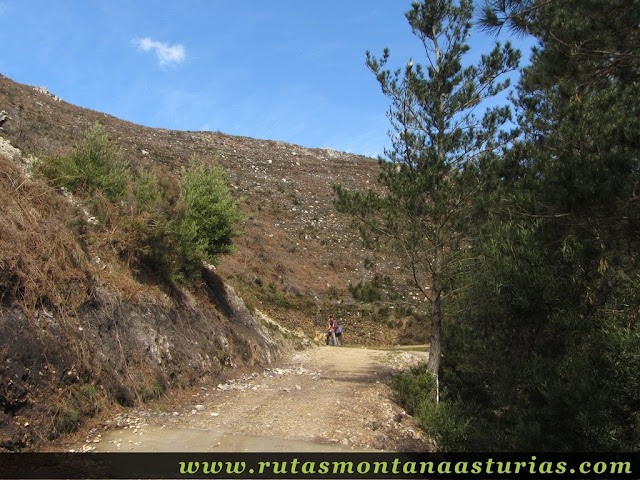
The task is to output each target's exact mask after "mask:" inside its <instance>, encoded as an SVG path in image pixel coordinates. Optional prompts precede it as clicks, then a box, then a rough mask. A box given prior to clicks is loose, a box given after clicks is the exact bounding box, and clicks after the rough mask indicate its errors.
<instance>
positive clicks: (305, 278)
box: [0, 75, 426, 449]
mask: <svg viewBox="0 0 640 480" xmlns="http://www.w3.org/2000/svg"><path fill="white" fill-rule="evenodd" d="M2 110H3V111H5V112H6V118H5V120H4V122H3V124H2V130H0V137H2V139H3V142H10V143H11V145H12V146H13V147H8V146H6V147H5V148H4V150H5V151H4V153H1V152H0V170H1V173H2V178H1V179H0V180H1V181H0V196H1V198H0V200H1V201H2V203H3V213H2V214H1V215H0V222H1V223H2V225H0V244H1V245H0V249H1V250H2V253H1V255H2V256H1V257H0V300H1V303H0V308H1V317H0V338H1V339H2V342H0V377H1V379H2V382H1V383H2V386H1V387H0V449H1V448H6V449H17V448H24V447H25V446H28V445H30V444H33V443H37V442H38V441H39V440H43V439H44V440H46V439H47V438H50V437H52V436H56V435H58V434H60V433H64V432H65V431H70V430H72V429H73V428H75V426H76V425H77V423H78V422H79V421H81V418H82V416H83V415H91V414H93V413H95V412H96V411H98V410H100V409H101V408H103V407H104V406H105V405H106V404H107V403H109V402H112V403H113V402H115V403H117V404H122V405H129V404H134V403H136V402H142V401H145V400H146V399H149V398H153V397H155V396H157V395H159V394H161V393H162V391H163V390H164V389H166V388H174V387H176V386H178V387H179V386H186V385H193V384H194V383H197V382H200V381H202V380H203V379H206V378H211V377H220V376H224V375H225V374H226V373H225V372H227V371H228V370H230V369H241V368H244V367H245V366H246V367H252V366H256V365H264V364H267V363H269V362H270V361H271V359H272V358H273V357H274V356H277V355H278V352H279V351H281V350H282V348H287V347H286V346H287V345H291V339H292V338H294V336H293V334H292V333H291V332H292V331H293V332H296V333H298V334H299V337H303V336H304V337H306V338H312V339H316V340H320V339H321V337H322V332H323V329H324V323H325V319H326V317H327V316H328V315H329V314H333V315H335V316H338V317H339V318H341V319H342V321H343V324H344V325H345V339H346V340H347V341H348V342H350V343H351V344H374V345H379V344H390V343H397V342H398V341H403V342H407V341H422V340H424V337H423V336H422V337H421V333H422V332H424V331H426V329H424V326H422V325H420V321H419V319H416V318H414V317H413V316H403V315H396V314H395V312H397V311H394V310H393V307H392V306H391V307H390V306H386V305H380V304H375V303H366V302H361V301H358V300H356V299H354V298H353V296H352V295H351V293H350V291H349V285H356V284H358V283H359V282H364V281H370V280H372V279H374V278H385V277H390V276H391V275H392V273H393V271H394V263H393V262H389V261H387V259H385V258H384V257H375V256H373V254H372V253H370V252H367V251H365V250H363V249H362V248H361V247H360V244H359V240H358V235H357V232H355V231H354V230H352V229H351V228H350V227H349V219H348V218H345V217H343V216H341V215H339V214H338V213H337V212H336V211H335V209H334V208H333V205H332V199H333V194H332V189H331V186H332V184H334V183H342V184H344V185H346V186H348V187H349V188H364V187H366V186H371V185H374V184H375V179H376V176H377V163H376V162H375V161H374V160H372V159H369V158H365V157H361V156H356V155H349V154H345V153H340V152H335V151H332V150H327V149H307V148H303V147H299V146H296V145H290V144H285V143H282V142H278V141H270V140H256V139H251V138H244V137H233V136H229V135H225V134H222V133H217V132H215V133H214V132H182V131H170V130H164V129H153V128H147V127H143V126H139V125H134V124H132V123H129V122H126V121H122V120H119V119H117V118H114V117H112V116H109V115H106V114H102V113H98V112H94V111H90V110H87V109H83V108H79V107H76V106H73V105H71V104H68V103H66V102H65V101H64V100H62V99H60V98H58V97H56V96H55V95H53V94H51V93H49V92H48V91H47V90H46V89H43V88H34V87H31V86H27V85H21V84H18V83H16V82H13V81H12V80H10V79H8V78H6V77H4V76H2V75H0V111H2ZM96 121H98V122H100V123H101V124H102V125H103V127H104V129H105V130H106V132H107V133H108V134H109V136H110V137H111V139H112V141H113V142H114V143H115V144H116V145H117V146H118V147H119V148H121V149H122V151H123V152H124V154H125V156H126V157H127V158H128V159H129V160H130V161H131V162H132V163H133V164H135V165H139V166H141V167H143V168H150V169H151V168H155V169H158V168H159V169H161V170H162V171H164V172H165V173H166V174H168V175H175V176H176V177H177V175H178V173H179V171H180V168H181V166H184V165H185V164H186V163H187V162H188V160H189V159H190V158H191V157H192V156H193V155H197V156H199V157H201V158H206V159H216V160H217V161H218V162H219V163H220V164H221V165H222V166H223V167H224V169H225V171H226V173H227V177H228V180H229V183H230V185H231V187H232V189H233V191H234V193H235V195H236V198H237V199H238V200H239V201H240V202H241V204H242V208H243V210H244V211H245V213H246V214H247V221H246V222H245V224H244V225H243V231H244V233H243V234H242V235H241V236H240V237H239V238H238V239H237V242H236V246H237V248H236V251H235V252H234V253H233V254H230V255H227V256H225V257H223V258H221V262H220V264H219V265H218V266H217V268H216V269H215V270H212V269H209V270H208V271H207V273H206V274H205V276H204V281H203V282H202V284H200V285H197V286H195V287H194V288H193V289H192V290H189V291H186V290H181V289H169V290H167V288H166V286H165V287H163V286H161V285H155V284H154V283H153V281H146V282H140V281H139V279H136V277H135V275H133V274H132V272H130V271H128V270H127V266H126V265H123V264H121V263H120V262H118V260H117V258H115V257H113V255H110V252H109V251H108V249H106V248H105V246H104V245H80V244H79V243H77V241H76V239H75V238H74V231H77V230H78V229H79V228H80V229H81V228H82V227H81V226H78V222H80V223H82V222H83V221H86V219H83V218H79V217H78V214H77V211H76V210H77V209H74V207H73V206H72V205H71V204H70V202H69V201H68V200H67V199H66V198H64V197H63V196H61V195H60V194H59V192H56V191H54V190H53V189H51V188H50V187H48V186H47V185H45V184H44V183H43V182H42V181H39V180H36V179H31V178H30V177H29V176H28V175H27V174H26V173H25V165H26V163H28V161H29V158H30V156H33V157H38V158H42V157H47V156H54V155H60V154H65V153H67V152H69V151H70V149H72V148H73V147H74V146H77V145H78V144H79V143H80V142H81V140H82V138H83V135H84V133H85V131H86V130H87V129H88V128H89V127H90V126H91V125H93V124H94V123H95V122H96ZM3 144H4V145H7V144H6V143H3ZM14 147H15V148H18V149H20V151H21V152H22V153H21V154H18V153H16V151H15V150H12V148H14ZM89 213H90V212H89ZM236 292H237V293H236ZM42 295H49V296H50V297H51V298H53V296H56V297H55V298H59V299H60V302H61V303H60V305H62V304H64V305H67V307H65V309H63V310H64V311H57V310H55V309H51V308H49V309H48V308H47V304H46V302H44V303H43V302H39V301H38V298H40V297H39V296H42ZM21 299H22V300H23V301H22V302H21V301H20V300H21ZM28 299H31V300H32V301H27V300H28ZM270 318H272V319H274V320H275V321H276V322H277V323H273V322H272V321H271V320H270ZM278 324H279V325H282V326H284V327H286V328H287V329H288V330H284V329H283V328H282V327H280V326H279V325H278ZM300 342H303V341H302V340H300V341H299V342H298V344H300Z"/></svg>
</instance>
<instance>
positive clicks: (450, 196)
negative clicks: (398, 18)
mask: <svg viewBox="0 0 640 480" xmlns="http://www.w3.org/2000/svg"><path fill="white" fill-rule="evenodd" d="M472 15H473V4H472V2H471V1H470V0H461V1H460V2H459V3H455V2H453V1H452V0H425V1H424V2H420V3H419V2H414V3H413V4H412V7H411V10H409V11H408V12H407V13H406V14H405V16H406V18H407V20H408V21H409V25H410V26H411V29H412V31H413V33H414V34H415V35H416V36H417V37H418V38H419V39H420V41H421V42H422V45H423V47H424V53H425V60H426V63H425V66H422V65H420V64H415V65H414V64H413V61H409V63H408V64H407V66H406V67H405V68H403V69H397V70H395V71H394V72H393V73H392V72H391V71H390V70H386V69H385V68H384V67H385V65H386V64H387V62H388V60H389V58H390V52H389V50H388V49H385V50H384V53H383V56H382V58H381V59H377V58H376V57H374V56H373V55H371V54H370V53H369V52H367V60H366V63H367V66H368V67H369V69H370V70H371V71H372V72H373V74H374V75H375V76H376V78H377V80H378V82H379V83H380V86H381V88H382V92H383V94H384V95H386V96H387V97H388V98H389V99H390V101H391V107H390V109H389V112H388V118H389V120H390V123H391V130H390V134H389V136H390V138H391V142H392V148H391V149H388V150H385V156H386V158H380V159H379V162H380V169H381V172H380V176H379V179H378V181H379V184H380V187H381V192H382V193H377V192H374V191H373V190H368V191H364V192H350V191H348V190H346V189H345V188H343V187H342V186H340V185H338V186H336V187H335V191H336V193H337V200H336V205H337V208H338V210H339V211H341V212H346V213H350V214H352V215H353V216H354V218H356V219H357V221H358V223H359V225H360V227H361V233H362V234H363V236H364V237H365V238H367V239H370V238H371V235H372V234H373V235H374V236H375V237H376V238H378V239H379V240H380V242H381V243H382V242H384V243H386V244H387V245H388V246H389V247H390V248H392V249H394V250H395V252H396V253H397V254H398V256H399V258H400V259H401V262H402V266H403V267H404V272H405V273H407V274H408V275H409V276H410V277H411V279H412V282H413V284H414V285H415V287H417V288H418V289H419V291H420V292H421V293H422V296H423V298H424V299H425V302H426V303H427V305H428V311H429V314H430V317H431V346H430V352H429V362H428V367H429V369H430V370H431V371H432V372H433V373H434V374H435V375H436V376H437V375H438V372H439V366H440V356H441V349H440V335H441V324H442V317H443V313H442V312H443V309H442V300H443V298H444V297H445V296H446V295H447V294H448V293H449V292H450V291H451V289H452V288H454V280H455V277H456V272H457V271H458V270H459V268H460V265H459V264H458V260H459V257H460V251H461V249H463V248H465V247H467V246H469V245H471V238H469V236H468V234H469V232H470V231H471V229H470V224H471V206H472V203H473V199H474V196H475V195H477V193H478V192H479V190H480V188H481V187H482V184H483V181H482V178H481V175H480V173H481V169H480V168H479V167H481V165H482V164H483V163H484V162H486V161H487V160H488V159H489V158H490V157H491V155H492V153H493V152H494V151H496V149H498V148H499V147H500V146H501V145H504V144H505V143H507V142H508V140H509V136H508V135H507V134H505V133H502V132H501V128H502V127H503V125H504V124H505V122H506V121H507V120H508V119H509V118H510V112H509V108H508V107H501V106H494V107H490V108H486V109H484V112H481V113H478V111H479V110H481V109H482V105H483V104H484V101H485V100H487V99H489V98H492V97H495V96H496V95H498V94H499V93H501V92H503V91H504V90H505V89H507V88H508V86H509V80H508V79H505V80H504V81H500V80H499V79H500V77H501V76H502V75H503V74H505V73H507V72H509V71H511V70H514V69H515V68H516V67H517V64H518V59H519V52H517V51H515V50H513V49H512V48H511V46H510V45H509V44H508V43H507V44H506V45H505V46H501V45H500V44H499V43H497V44H496V45H495V47H494V49H493V50H492V51H491V52H490V53H489V54H488V55H483V56H482V58H481V60H480V62H479V63H478V64H477V65H472V66H467V67H464V66H463V59H464V57H465V54H467V52H468V51H469V46H468V44H467V43H466V42H467V40H468V38H469V36H470V34H471V17H472Z"/></svg>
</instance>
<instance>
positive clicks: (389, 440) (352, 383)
mask: <svg viewBox="0 0 640 480" xmlns="http://www.w3.org/2000/svg"><path fill="white" fill-rule="evenodd" d="M426 355H427V353H426V351H419V350H414V351H409V350H403V349H394V350H374V349H364V348H349V347H318V348H312V349H309V350H305V351H303V352H296V353H294V354H292V355H291V356H290V357H288V358H287V359H286V360H283V361H282V362H280V364H279V365H278V366H272V367H271V368H268V369H265V370H264V371H263V372H260V373H258V372H254V373H252V374H249V375H245V376H243V377H240V378H236V379H233V380H229V381H228V382H226V383H223V384H219V385H211V386H207V387H201V388H200V390H198V391H192V392H189V393H186V394H184V395H182V396H181V397H180V398H173V399H169V400H168V401H166V402H164V403H163V404H162V405H160V404H158V405H156V406H154V407H147V408H142V409H140V408H138V409H135V410H131V411H128V412H127V413H124V414H120V415H118V416H117V417H115V418H114V419H112V420H110V421H108V422H106V423H105V424H103V425H101V426H99V427H95V428H92V429H91V430H90V431H89V432H88V434H86V439H84V440H85V441H84V442H83V443H81V444H74V445H73V446H72V447H71V448H72V449H74V450H76V451H83V450H84V451H87V450H95V451H123V452H128V451H199V452H215V451H220V452H223V451H263V452H264V451H332V450H342V451H352V450H358V451H363V450H387V451H427V450H431V449H432V448H433V447H432V444H431V443H430V442H429V441H428V439H427V438H426V437H425V436H424V434H422V432H421V431H420V430H419V428H418V427H417V425H416V423H415V421H414V420H413V418H412V417H410V416H408V415H406V413H405V412H404V411H403V410H402V409H401V408H400V407H399V406H397V405H396V404H394V403H393V401H392V393H391V390H390V387H389V384H390V382H391V378H392V374H393V373H396V372H398V371H404V370H408V369H409V368H410V367H411V366H414V365H416V364H417V363H419V362H423V361H426Z"/></svg>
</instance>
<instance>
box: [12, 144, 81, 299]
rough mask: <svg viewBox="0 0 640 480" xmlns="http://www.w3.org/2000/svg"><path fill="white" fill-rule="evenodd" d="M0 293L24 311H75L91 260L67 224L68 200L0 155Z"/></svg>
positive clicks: (69, 216)
mask: <svg viewBox="0 0 640 480" xmlns="http://www.w3.org/2000/svg"><path fill="white" fill-rule="evenodd" d="M0 204H1V205H2V208H3V214H2V215H0V297H1V298H2V301H3V302H12V301H13V302H17V303H18V304H19V305H20V306H22V308H23V309H24V310H25V311H27V312H33V311H34V310H35V309H36V308H39V307H44V308H48V309H54V310H56V311H73V310H76V309H77V308H79V307H80V305H81V304H82V303H83V302H85V301H86V299H87V298H88V296H89V295H90V290H91V288H90V281H89V278H90V275H91V274H90V263H89V261H88V260H87V257H86V255H85V253H84V252H83V251H82V249H81V248H80V246H79V245H78V243H77V241H76V239H75V238H74V236H73V235H72V234H71V232H70V231H69V229H68V227H67V226H66V224H65V223H66V222H67V221H68V219H69V218H72V217H73V212H72V211H71V206H70V204H69V203H68V202H67V201H66V200H64V199H62V198H61V197H60V196H59V195H58V194H56V192H55V191H54V190H53V189H52V188H50V187H48V186H47V185H46V184H44V183H43V182H40V181H37V180H31V179H29V178H27V177H26V176H25V175H24V174H23V173H22V171H21V170H20V169H19V168H18V167H17V166H16V164H15V162H13V161H12V160H11V159H9V158H7V157H6V156H0Z"/></svg>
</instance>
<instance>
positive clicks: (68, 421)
mask: <svg viewBox="0 0 640 480" xmlns="http://www.w3.org/2000/svg"><path fill="white" fill-rule="evenodd" d="M79 424H80V412H79V411H78V410H76V409H73V408H70V409H68V410H62V411H61V412H60V414H59V415H58V416H57V418H56V430H57V431H58V432H59V433H72V432H75V431H76V430H77V429H78V425H79Z"/></svg>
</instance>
